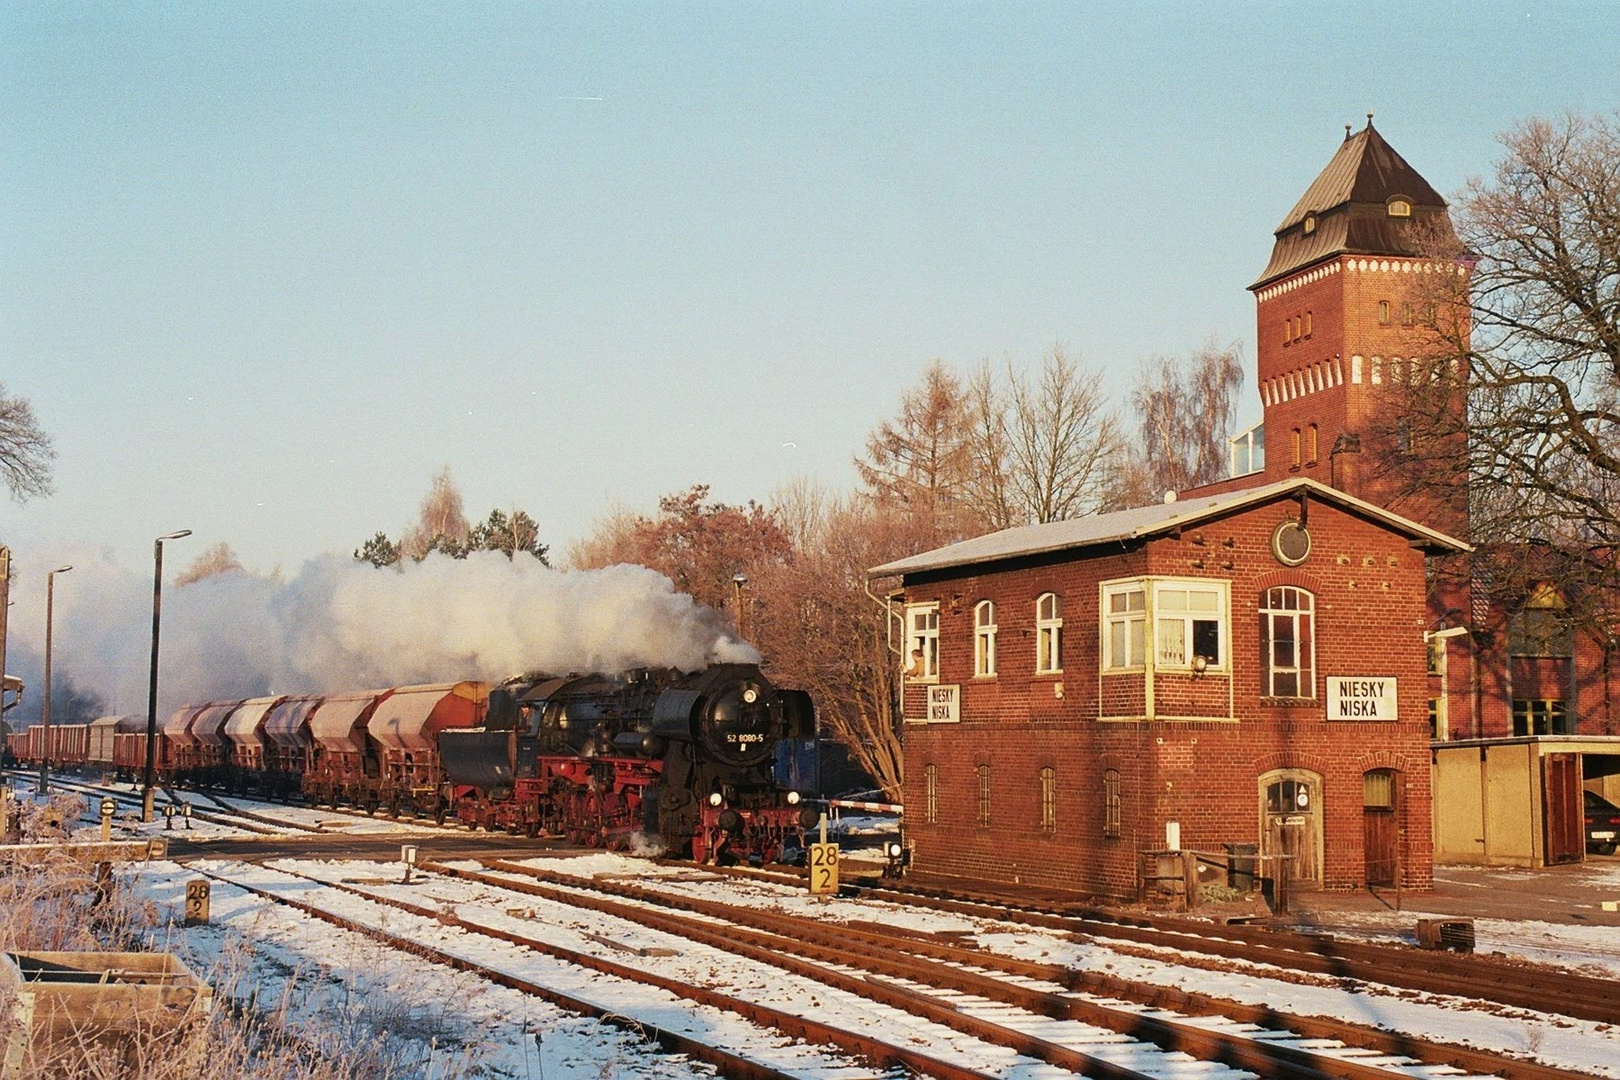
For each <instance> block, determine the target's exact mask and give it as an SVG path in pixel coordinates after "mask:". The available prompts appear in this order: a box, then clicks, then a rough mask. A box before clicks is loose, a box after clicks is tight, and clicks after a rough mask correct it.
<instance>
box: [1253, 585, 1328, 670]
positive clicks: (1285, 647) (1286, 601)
mask: <svg viewBox="0 0 1620 1080" xmlns="http://www.w3.org/2000/svg"><path fill="white" fill-rule="evenodd" d="M1315 617H1316V598H1315V597H1313V596H1312V595H1311V594H1310V593H1308V592H1306V591H1305V590H1304V589H1299V588H1295V587H1294V586H1292V585H1278V586H1277V587H1275V588H1272V589H1267V590H1266V595H1265V597H1264V599H1263V600H1262V603H1261V606H1260V693H1261V694H1262V695H1263V696H1265V697H1274V698H1314V697H1315V696H1316V625H1315V623H1316V618H1315Z"/></svg>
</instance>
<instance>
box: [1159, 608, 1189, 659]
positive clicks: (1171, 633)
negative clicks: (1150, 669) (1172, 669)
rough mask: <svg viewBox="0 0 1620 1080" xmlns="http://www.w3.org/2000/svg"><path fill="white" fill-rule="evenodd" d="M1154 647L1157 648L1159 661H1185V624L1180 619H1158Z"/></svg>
mask: <svg viewBox="0 0 1620 1080" xmlns="http://www.w3.org/2000/svg"><path fill="white" fill-rule="evenodd" d="M1155 647H1156V649H1157V650H1158V651H1157V653H1156V655H1157V656H1158V658H1159V661H1160V662H1161V663H1165V664H1185V663H1186V662H1187V641H1186V624H1185V623H1183V622H1182V621H1181V620H1180V619H1160V620H1159V632H1158V638H1157V640H1156V643H1155Z"/></svg>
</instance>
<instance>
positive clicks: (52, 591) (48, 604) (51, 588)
mask: <svg viewBox="0 0 1620 1080" xmlns="http://www.w3.org/2000/svg"><path fill="white" fill-rule="evenodd" d="M71 569H73V567H71V566H58V567H57V568H56V569H55V570H52V571H51V572H50V573H48V574H46V575H45V704H44V706H43V708H44V710H45V737H44V738H43V739H42V740H41V746H40V751H39V793H40V794H41V795H49V794H50V792H51V630H52V626H51V623H52V621H53V619H54V618H55V614H56V575H57V574H65V573H67V572H68V571H69V570H71Z"/></svg>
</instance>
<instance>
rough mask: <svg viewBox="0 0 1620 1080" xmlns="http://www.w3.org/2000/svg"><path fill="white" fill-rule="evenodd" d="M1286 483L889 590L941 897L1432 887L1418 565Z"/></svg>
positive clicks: (924, 842) (910, 793)
mask: <svg viewBox="0 0 1620 1080" xmlns="http://www.w3.org/2000/svg"><path fill="white" fill-rule="evenodd" d="M1466 550H1468V546H1467V545H1466V544H1464V543H1463V542H1462V541H1459V540H1456V539H1454V538H1452V537H1450V536H1447V535H1444V534H1442V533H1439V532H1437V531H1435V530H1433V529H1430V528H1428V527H1426V526H1423V525H1420V524H1418V523H1416V522H1413V521H1410V520H1408V519H1406V518H1403V517H1400V516H1398V515H1396V514H1393V513H1391V512H1389V511H1388V510H1385V509H1382V508H1380V507H1377V506H1374V505H1372V504H1370V503H1367V502H1364V501H1362V500H1360V499H1357V498H1355V497H1353V496H1351V495H1348V494H1346V493H1344V492H1342V491H1338V490H1335V489H1333V488H1330V487H1326V486H1324V485H1322V484H1318V483H1316V482H1314V481H1312V480H1307V479H1303V478H1299V479H1291V480H1284V481H1281V482H1278V483H1273V484H1267V485H1264V486H1260V487H1254V488H1250V489H1247V490H1243V491H1235V492H1227V493H1222V494H1217V495H1212V496H1206V497H1202V498H1196V499H1187V500H1184V501H1179V502H1177V501H1170V502H1166V503H1165V504H1163V505H1156V506H1148V507H1142V508H1139V509H1134V510H1126V511H1120V512H1117V513H1110V514H1101V515H1096V516H1093V517H1087V518H1080V519H1075V520H1070V521H1060V522H1052V523H1049V524H1042V525H1031V526H1025V527H1022V528H1015V529H1009V530H1005V531H1003V532H999V533H993V534H991V535H988V536H982V537H978V538H976V539H972V540H967V541H963V542H962V543H958V544H952V545H950V546H948V547H944V548H940V549H938V550H935V551H930V552H925V553H923V554H920V555H915V556H912V557H910V558H906V559H901V560H898V561H896V562H892V563H888V564H885V565H883V566H878V567H874V568H873V569H872V570H870V571H869V575H870V576H871V577H873V578H884V577H891V578H892V577H899V578H900V579H901V587H900V589H899V591H898V592H897V593H896V594H895V596H894V599H895V600H897V601H898V602H899V603H900V605H901V606H902V613H901V617H903V619H904V625H905V637H906V643H905V650H904V651H905V654H906V658H907V659H906V672H905V678H904V691H903V692H904V703H903V709H904V716H905V721H906V726H905V733H904V734H905V786H906V797H905V802H906V827H907V832H908V837H909V843H910V844H911V846H912V858H913V864H914V865H915V866H916V867H918V868H919V869H922V870H926V871H930V872H933V873H939V874H949V875H958V876H962V877H967V878H975V879H987V880H995V881H1002V882H1007V883H1027V884H1041V885H1051V886H1059V887H1066V888H1070V889H1077V890H1081V891H1085V892H1089V893H1093V894H1098V895H1113V896H1127V895H1131V894H1133V893H1134V892H1135V891H1136V889H1137V887H1138V882H1139V876H1140V873H1141V868H1142V867H1143V865H1144V855H1145V853H1148V852H1153V851H1162V850H1165V849H1166V848H1177V849H1183V850H1193V851H1202V852H1208V853H1211V854H1218V853H1222V852H1225V851H1228V850H1234V849H1235V850H1237V851H1242V852H1253V853H1256V854H1258V855H1259V856H1260V858H1261V872H1262V874H1265V875H1267V876H1271V875H1274V874H1277V873H1285V874H1287V876H1288V879H1289V881H1290V882H1292V884H1293V886H1294V887H1296V888H1299V887H1305V888H1313V887H1326V888H1335V889H1349V888H1356V887H1360V886H1362V885H1367V884H1375V885H1376V884H1391V885H1393V884H1396V883H1399V884H1400V885H1401V886H1403V887H1405V888H1408V889H1425V888H1429V887H1431V886H1432V882H1433V840H1432V834H1431V816H1430V786H1429V769H1430V756H1429V707H1430V703H1429V690H1428V671H1427V661H1426V656H1427V652H1426V647H1425V642H1424V630H1425V628H1426V625H1427V624H1426V615H1425V602H1424V595H1425V570H1424V567H1425V557H1426V555H1428V554H1431V553H1432V554H1444V553H1453V552H1459V551H1466Z"/></svg>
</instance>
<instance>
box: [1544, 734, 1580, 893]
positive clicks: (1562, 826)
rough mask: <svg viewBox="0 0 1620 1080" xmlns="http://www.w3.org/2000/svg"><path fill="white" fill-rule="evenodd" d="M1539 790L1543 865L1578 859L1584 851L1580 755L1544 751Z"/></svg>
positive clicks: (1578, 860) (1576, 860) (1554, 864)
mask: <svg viewBox="0 0 1620 1080" xmlns="http://www.w3.org/2000/svg"><path fill="white" fill-rule="evenodd" d="M1542 791H1543V794H1544V801H1543V804H1542V819H1541V820H1542V825H1543V832H1544V834H1545V839H1546V851H1547V865H1548V866H1556V865H1557V864H1559V863H1571V862H1580V861H1581V859H1582V858H1584V857H1585V855H1586V820H1585V817H1584V813H1585V810H1584V804H1583V801H1582V795H1581V759H1580V757H1579V756H1578V755H1575V754H1548V755H1547V756H1546V757H1544V758H1542Z"/></svg>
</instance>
